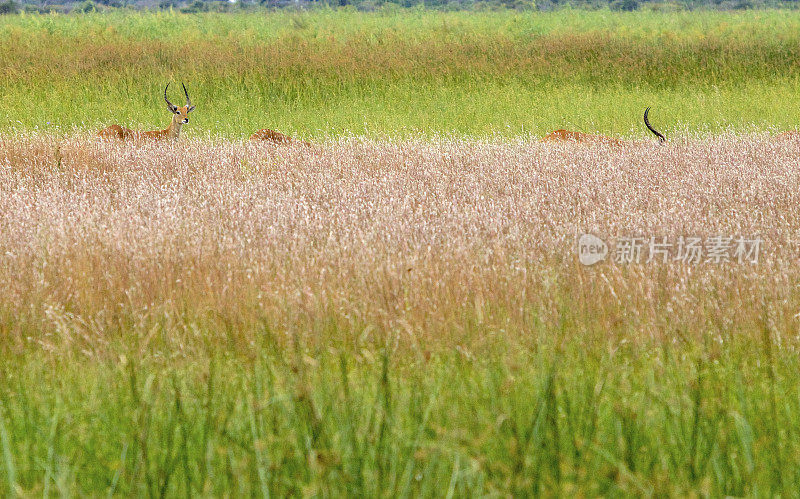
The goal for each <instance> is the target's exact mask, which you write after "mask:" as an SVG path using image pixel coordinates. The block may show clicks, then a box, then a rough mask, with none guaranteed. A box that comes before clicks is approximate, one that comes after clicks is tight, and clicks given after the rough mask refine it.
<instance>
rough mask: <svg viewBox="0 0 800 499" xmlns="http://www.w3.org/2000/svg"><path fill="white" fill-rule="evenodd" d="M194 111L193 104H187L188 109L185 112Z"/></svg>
mask: <svg viewBox="0 0 800 499" xmlns="http://www.w3.org/2000/svg"><path fill="white" fill-rule="evenodd" d="M192 111H194V106H189V109H187V110H186V112H187V113H191V112H192Z"/></svg>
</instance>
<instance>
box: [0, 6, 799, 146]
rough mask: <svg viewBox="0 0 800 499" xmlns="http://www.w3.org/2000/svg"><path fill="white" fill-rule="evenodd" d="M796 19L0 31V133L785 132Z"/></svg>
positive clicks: (572, 17) (415, 20)
mask: <svg viewBox="0 0 800 499" xmlns="http://www.w3.org/2000/svg"><path fill="white" fill-rule="evenodd" d="M798 54H800V13H798V12H795V11H744V12H737V13H720V12H676V13H661V12H634V13H617V12H610V11H597V12H583V11H572V10H563V11H558V12H552V13H537V12H526V13H514V12H511V11H504V12H493V13H469V12H452V13H441V12H430V11H424V10H385V11H381V12H378V13H374V14H362V13H356V12H349V11H340V10H315V11H313V12H310V13H298V12H287V11H283V12H273V13H263V12H262V13H250V14H197V15H182V14H175V13H171V12H160V13H130V12H113V13H108V14H86V15H72V16H61V15H24V16H3V17H2V18H0V68H2V74H3V78H2V80H0V95H2V97H3V98H2V100H0V129H17V130H18V129H24V130H31V129H39V130H45V131H48V132H56V133H70V132H71V131H72V130H73V128H75V127H78V128H81V129H87V130H93V129H96V128H98V127H103V126H106V125H108V124H111V123H120V124H124V125H128V126H131V127H142V128H150V129H153V128H163V127H165V126H166V124H167V122H168V120H169V115H168V114H167V112H166V109H165V106H164V104H163V101H162V100H161V95H162V92H163V88H164V86H165V85H166V83H167V82H173V85H172V87H171V90H172V93H171V96H172V97H171V98H172V99H173V100H180V98H181V95H180V90H179V88H180V82H181V81H183V82H185V83H186V84H187V86H188V87H189V89H190V92H191V96H192V99H193V101H194V103H195V104H197V111H196V113H194V115H193V116H192V121H191V123H190V124H189V126H188V127H185V129H184V130H185V133H186V135H187V136H194V137H197V136H207V135H211V136H222V137H226V138H231V139H235V138H242V137H246V136H247V135H249V134H250V133H252V132H253V131H254V130H256V129H258V128H263V127H269V128H274V129H278V130H281V131H284V132H287V133H291V134H296V135H302V136H304V137H309V138H314V139H320V138H324V137H332V136H333V137H335V136H341V135H347V134H359V135H362V134H365V135H368V136H393V137H407V136H412V135H417V134H424V135H431V134H457V135H470V136H479V137H483V136H491V135H502V136H509V137H510V136H526V135H541V134H543V133H546V132H547V131H550V130H553V129H555V128H562V127H565V128H572V129H576V130H581V131H586V132H590V131H599V132H602V133H606V134H614V135H633V136H642V135H644V134H645V130H644V128H643V126H642V124H641V115H642V111H643V110H644V108H645V107H646V106H652V107H653V120H652V121H653V122H654V124H655V125H656V126H657V127H661V128H663V129H664V130H666V131H668V132H673V131H675V130H679V129H690V130H698V131H719V130H721V129H727V128H734V129H737V130H748V129H750V128H753V127H755V128H758V129H764V128H772V127H774V128H777V129H791V128H794V127H795V126H796V125H797V124H798V123H800V112H798V109H797V106H795V105H794V104H795V102H796V94H797V89H798V73H799V72H798V64H797V61H798Z"/></svg>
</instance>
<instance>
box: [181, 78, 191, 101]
mask: <svg viewBox="0 0 800 499" xmlns="http://www.w3.org/2000/svg"><path fill="white" fill-rule="evenodd" d="M181 86H182V87H183V93H184V95H186V106H187V107H192V101H191V100H189V92H187V91H186V85H184V84H183V82H181Z"/></svg>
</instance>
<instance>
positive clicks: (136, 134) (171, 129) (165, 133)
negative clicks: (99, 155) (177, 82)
mask: <svg viewBox="0 0 800 499" xmlns="http://www.w3.org/2000/svg"><path fill="white" fill-rule="evenodd" d="M181 86H182V87H183V93H184V95H186V105H185V106H176V105H175V104H173V103H171V102H170V101H169V99H168V98H167V89H168V88H169V83H167V86H166V88H164V100H165V101H166V103H167V109H169V111H170V112H171V113H172V123H170V124H169V126H168V127H167V128H166V129H164V130H153V131H152V132H140V131H136V130H131V129H130V128H125V127H122V126H119V125H111V126H109V127H108V128H104V129H102V130H100V132H99V133H98V134H97V135H98V136H100V137H103V138H111V139H120V140H177V139H178V136H179V135H180V134H181V127H182V126H183V125H184V124H186V123H189V113H191V112H192V111H194V106H193V105H192V101H191V100H190V99H189V92H187V91H186V85H184V84H183V83H181Z"/></svg>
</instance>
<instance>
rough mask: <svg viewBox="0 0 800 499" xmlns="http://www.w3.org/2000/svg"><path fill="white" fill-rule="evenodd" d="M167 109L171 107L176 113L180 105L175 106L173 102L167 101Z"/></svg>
mask: <svg viewBox="0 0 800 499" xmlns="http://www.w3.org/2000/svg"><path fill="white" fill-rule="evenodd" d="M167 109H169V112H170V113H173V114H174V113H175V112H176V111H177V110H178V106H173V105H172V104H170V103H169V102H167Z"/></svg>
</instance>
